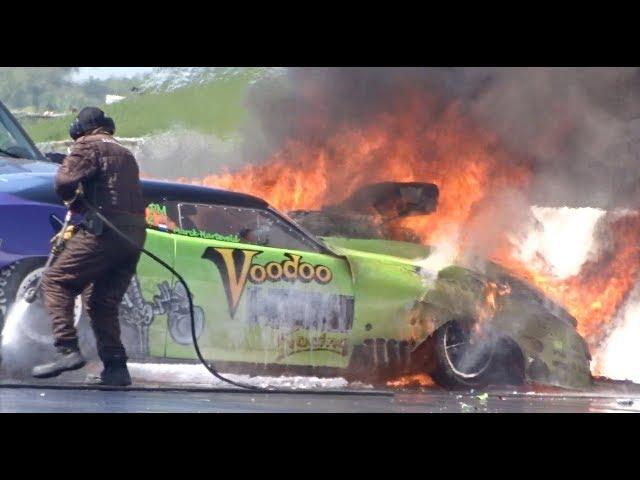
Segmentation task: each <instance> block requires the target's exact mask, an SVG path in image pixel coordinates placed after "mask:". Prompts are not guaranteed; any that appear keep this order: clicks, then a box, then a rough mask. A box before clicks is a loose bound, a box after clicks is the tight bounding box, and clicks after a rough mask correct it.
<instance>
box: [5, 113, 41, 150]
mask: <svg viewBox="0 0 640 480" xmlns="http://www.w3.org/2000/svg"><path fill="white" fill-rule="evenodd" d="M0 150H1V151H0V155H8V156H10V157H12V156H17V157H20V158H28V159H31V160H37V159H38V154H37V152H36V151H35V150H34V149H33V147H32V146H31V145H30V144H29V142H28V141H27V139H26V138H25V137H24V135H23V134H22V133H21V132H20V130H19V129H18V127H17V126H16V125H15V123H14V122H13V120H12V119H11V118H10V117H9V116H8V115H7V114H6V113H5V112H4V111H3V109H2V108H0Z"/></svg>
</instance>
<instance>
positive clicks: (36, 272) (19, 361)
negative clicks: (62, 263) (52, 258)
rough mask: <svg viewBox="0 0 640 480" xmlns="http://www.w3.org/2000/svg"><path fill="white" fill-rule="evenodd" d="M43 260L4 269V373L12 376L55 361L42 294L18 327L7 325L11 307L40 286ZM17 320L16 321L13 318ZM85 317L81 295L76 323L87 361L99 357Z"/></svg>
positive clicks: (0, 274) (0, 285)
mask: <svg viewBox="0 0 640 480" xmlns="http://www.w3.org/2000/svg"><path fill="white" fill-rule="evenodd" d="M44 263H45V260H44V259H42V258H35V259H28V260H24V261H20V262H16V263H14V264H12V265H10V266H8V267H5V268H3V269H2V270H0V280H1V281H0V292H1V293H0V298H1V299H2V300H3V301H2V318H0V320H1V324H2V332H3V340H2V347H1V352H0V353H1V358H2V370H3V371H4V372H5V373H9V374H10V375H22V374H24V373H26V372H27V371H30V369H31V367H33V366H34V365H35V364H37V363H40V362H43V361H46V360H48V359H50V358H52V356H53V354H54V352H55V350H54V347H53V335H52V332H51V322H50V320H49V317H48V315H47V313H46V311H45V309H44V305H43V301H42V295H41V294H40V295H39V298H37V299H36V301H35V302H33V304H31V305H29V307H28V309H27V310H26V311H25V314H24V315H23V316H21V317H20V318H19V319H18V318H16V319H15V320H19V322H18V323H16V324H11V322H10V323H6V320H7V319H8V317H7V314H8V313H10V311H11V307H12V306H13V305H14V304H15V303H16V301H17V300H18V299H20V298H21V297H22V296H24V294H25V293H26V291H27V290H28V289H29V288H32V287H34V286H35V285H36V282H37V281H38V279H39V278H40V277H41V276H42V273H43V271H44ZM10 320H11V321H13V319H10ZM87 320H88V319H87V318H86V315H85V314H83V309H82V300H81V297H80V296H78V298H77V299H76V303H75V307H74V324H75V326H76V328H77V330H78V337H79V342H80V349H81V350H82V353H83V354H84V355H85V357H87V358H89V359H90V358H93V357H95V356H96V348H95V340H94V339H93V332H91V329H90V327H89V324H88V321H87Z"/></svg>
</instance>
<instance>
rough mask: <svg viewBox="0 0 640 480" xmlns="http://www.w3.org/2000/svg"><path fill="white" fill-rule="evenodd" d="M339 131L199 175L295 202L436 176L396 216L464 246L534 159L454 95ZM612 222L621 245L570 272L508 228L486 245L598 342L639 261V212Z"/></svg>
mask: <svg viewBox="0 0 640 480" xmlns="http://www.w3.org/2000/svg"><path fill="white" fill-rule="evenodd" d="M434 112H439V113H434ZM318 122H320V123H322V122H323V120H322V119H318ZM311 123H313V122H311ZM336 132H337V133H335V134H333V135H331V136H329V137H328V138H326V139H325V140H323V141H322V142H318V141H317V140H316V141H309V142H305V141H302V140H299V139H290V140H288V141H287V142H286V143H285V144H284V146H283V148H282V149H281V150H280V151H279V152H278V153H276V154H275V155H273V156H272V158H270V159H268V160H267V161H266V162H265V163H263V164H260V165H251V166H248V167H245V168H243V169H241V170H239V171H237V172H234V173H223V174H217V175H210V176H207V177H205V178H204V179H202V180H196V181H194V182H193V183H201V184H204V185H208V186H215V187H220V188H228V189H231V190H236V191H241V192H246V193H250V194H253V195H256V196H259V197H262V198H264V199H266V200H267V201H269V202H270V203H271V204H273V205H274V206H275V207H277V208H279V209H281V210H283V211H289V210H297V209H308V210H317V209H320V208H322V207H324V206H327V205H331V204H336V203H339V202H340V201H342V200H344V199H346V198H347V197H348V196H349V195H351V194H352V193H353V192H354V191H355V190H356V189H357V188H360V187H362V186H364V185H367V184H370V183H374V182H380V181H389V180H392V181H399V182H411V181H422V182H425V181H426V182H432V183H435V184H436V185H438V187H439V189H440V199H439V203H438V208H437V211H436V212H434V213H433V214H431V215H425V216H419V217H409V218H406V219H402V220H398V221H396V222H395V223H394V225H395V226H397V227H398V228H405V229H410V230H412V231H414V232H415V233H416V234H417V235H418V237H419V238H420V239H421V241H422V242H423V243H425V244H431V245H437V244H439V243H441V242H447V241H449V240H451V239H454V240H453V241H454V242H455V243H456V244H457V245H458V247H459V248H461V251H459V253H461V254H462V253H464V252H465V250H466V248H467V243H466V242H467V241H468V240H469V239H470V238H471V239H472V237H473V234H470V233H469V232H470V229H469V225H470V224H471V223H473V222H478V221H480V222H481V224H482V222H484V221H488V220H486V219H487V218H488V219H491V218H492V217H495V216H496V215H497V214H500V213H502V214H503V216H505V215H504V211H503V212H500V209H501V208H509V207H507V206H505V205H503V204H500V203H496V202H495V201H493V196H494V194H496V192H501V191H504V190H505V189H512V190H518V191H526V189H527V187H528V186H529V183H530V179H531V176H532V171H531V168H530V165H529V164H528V163H527V162H526V161H524V160H522V159H519V158H515V157H514V155H513V154H512V153H510V152H509V151H508V150H506V149H505V148H504V147H503V146H501V145H500V143H499V141H498V138H497V137H496V136H495V135H494V134H492V133H491V132H489V131H487V130H485V129H483V128H481V127H479V126H478V125H476V124H473V123H472V122H470V121H469V120H468V119H467V118H466V117H465V116H464V114H463V112H462V108H461V106H460V105H458V104H455V103H454V104H451V105H449V106H448V107H447V108H444V109H438V108H437V105H436V102H434V101H433V100H432V99H430V98H425V97H422V96H414V97H413V99H412V100H411V101H410V102H408V105H407V104H405V105H403V107H402V109H398V111H396V112H390V113H388V114H385V115H379V116H377V117H375V118H373V119H371V122H370V123H368V124H364V125H359V126H353V125H342V126H341V128H339V129H337V130H336ZM507 227H508V225H507ZM611 228H612V236H613V243H614V248H613V249H612V250H611V251H610V252H609V253H607V254H606V255H604V256H603V257H602V258H600V259H599V260H593V261H590V262H587V263H586V264H585V265H584V266H583V268H582V271H581V272H580V273H579V274H578V275H576V276H575V277H573V278H569V279H565V280H558V279H556V278H554V277H553V275H551V274H550V273H549V272H548V271H546V270H544V269H542V268H540V267H536V266H534V265H528V264H527V265H525V264H523V263H522V262H521V261H520V260H518V259H517V257H516V255H515V252H514V248H513V245H512V243H511V240H510V239H509V236H508V233H509V232H507V231H501V232H500V233H499V234H498V235H497V236H496V238H493V239H492V243H491V245H492V248H491V251H489V252H486V253H487V256H488V257H489V258H491V259H493V260H495V261H497V262H499V263H501V264H503V265H504V266H506V267H507V268H510V269H511V270H513V271H514V272H515V274H516V275H518V276H520V277H521V278H523V279H526V280H528V281H530V282H531V283H533V284H534V285H536V286H538V287H539V288H540V289H541V290H542V291H543V292H544V293H545V294H547V295H548V296H549V297H551V298H552V299H554V300H555V301H557V302H558V303H560V304H561V305H563V306H565V307H566V308H567V309H568V311H569V312H570V313H571V314H572V315H574V316H575V317H576V318H577V320H578V323H579V325H578V331H579V333H581V334H582V335H583V336H585V337H586V338H587V341H588V343H589V344H590V346H591V347H592V348H593V347H597V346H598V344H599V342H600V340H601V339H602V336H603V334H604V333H605V331H606V328H605V327H606V326H607V325H609V324H610V322H611V321H612V319H613V317H614V315H615V313H616V311H617V310H618V308H619V307H620V306H621V304H622V303H623V301H624V299H625V298H626V295H627V294H628V292H629V291H630V289H631V287H632V286H633V283H634V282H635V279H636V278H637V276H638V273H639V270H640V253H639V251H638V238H639V237H640V216H638V215H637V214H636V215H631V216H627V217H624V218H622V219H620V220H619V221H617V222H614V223H613V224H612V227H611ZM505 229H506V227H505ZM503 230H504V229H503ZM475 231H477V230H475ZM511 233H513V232H511ZM493 295H494V297H493V298H494V299H493V301H491V300H488V305H489V306H490V307H491V308H494V307H492V305H494V304H495V293H494V294H493Z"/></svg>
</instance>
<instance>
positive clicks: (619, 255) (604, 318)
mask: <svg viewBox="0 0 640 480" xmlns="http://www.w3.org/2000/svg"><path fill="white" fill-rule="evenodd" d="M610 232H611V238H610V245H609V246H608V248H607V249H606V251H604V252H600V255H598V257H597V258H595V259H592V260H588V261H587V262H585V264H584V265H583V266H582V268H581V270H580V272H579V273H578V274H577V275H573V276H571V277H569V278H566V279H557V278H554V277H553V276H551V275H550V274H549V273H548V272H546V271H545V269H544V267H535V266H531V265H523V264H521V263H519V262H518V261H517V260H514V258H513V257H512V256H510V255H509V254H508V252H507V253H506V254H505V252H500V253H497V254H496V258H495V259H496V260H497V261H499V262H500V263H502V264H503V265H506V266H507V267H509V268H511V269H512V270H513V271H514V272H515V273H516V274H517V275H519V276H520V277H522V278H525V279H527V280H529V281H530V282H532V283H533V284H535V285H536V286H537V287H538V288H539V289H540V290H542V291H543V292H544V293H545V294H546V295H548V296H549V297H550V298H552V299H553V300H555V301H556V302H558V303H559V304H561V305H563V306H564V307H565V308H566V309H567V310H568V311H569V313H571V315H573V316H574V317H576V319H577V320H578V332H579V333H580V334H581V335H582V336H583V337H585V339H586V340H587V343H588V344H589V345H590V347H592V348H597V347H598V346H599V345H600V342H601V341H602V340H603V339H604V337H605V336H606V334H607V333H608V331H607V327H609V326H610V324H611V322H612V320H613V319H614V317H615V314H616V312H617V311H618V309H619V308H620V307H621V306H622V305H623V303H624V301H625V299H626V298H627V295H628V294H629V292H630V290H631V289H632V288H633V286H634V284H635V281H636V280H637V279H638V276H639V274H640V244H639V243H638V236H639V233H640V213H637V212H634V213H628V214H626V215H623V216H621V217H619V218H617V219H615V220H614V221H613V222H612V223H611V225H610ZM597 370H598V366H596V373H597Z"/></svg>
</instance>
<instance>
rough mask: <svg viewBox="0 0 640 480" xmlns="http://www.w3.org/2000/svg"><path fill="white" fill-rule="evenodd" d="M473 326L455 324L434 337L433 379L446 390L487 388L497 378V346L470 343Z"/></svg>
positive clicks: (448, 324) (493, 344)
mask: <svg viewBox="0 0 640 480" xmlns="http://www.w3.org/2000/svg"><path fill="white" fill-rule="evenodd" d="M469 325H470V323H469V322H462V321H451V322H448V323H446V324H445V325H443V326H442V327H440V328H439V329H438V330H437V331H436V332H435V334H434V339H433V342H434V345H433V353H434V357H435V370H434V371H433V373H432V376H433V379H434V380H435V381H436V383H438V384H439V385H440V386H442V387H445V388H451V389H456V388H483V387H486V386H487V385H488V384H489V383H490V382H491V380H492V378H493V377H494V373H495V367H496V362H495V358H494V357H495V342H493V341H491V340H489V341H487V342H482V343H476V344H473V343H470V342H469V340H470V339H471V336H472V334H471V330H470V327H469Z"/></svg>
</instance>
